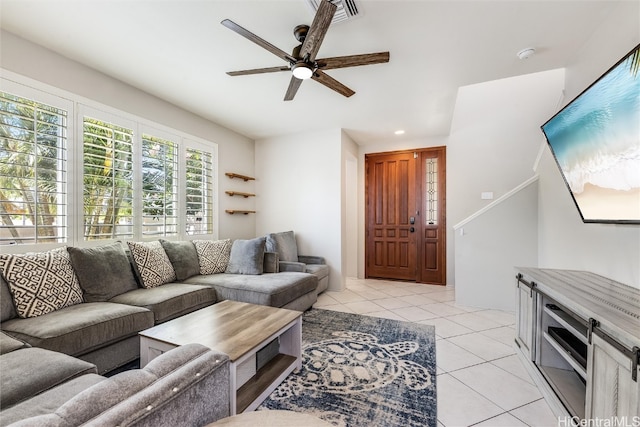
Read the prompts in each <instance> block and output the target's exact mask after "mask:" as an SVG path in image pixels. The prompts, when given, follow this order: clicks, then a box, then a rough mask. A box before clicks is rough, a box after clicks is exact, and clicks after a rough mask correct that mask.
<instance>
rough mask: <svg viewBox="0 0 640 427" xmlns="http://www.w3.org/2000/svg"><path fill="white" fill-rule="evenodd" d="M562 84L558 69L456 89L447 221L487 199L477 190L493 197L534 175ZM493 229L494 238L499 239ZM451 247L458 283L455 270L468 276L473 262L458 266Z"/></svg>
mask: <svg viewBox="0 0 640 427" xmlns="http://www.w3.org/2000/svg"><path fill="white" fill-rule="evenodd" d="M563 84H564V72H563V70H551V71H545V72H540V73H534V74H528V75H524V76H518V77H511V78H507V79H502V80H496V81H491V82H486V83H480V84H476V85H472V86H465V87H462V88H460V89H459V90H458V98H457V100H456V107H455V111H454V116H453V122H452V128H451V135H450V137H449V144H448V146H447V222H448V224H450V225H451V226H454V225H455V224H457V223H459V222H460V221H462V220H464V219H465V218H467V217H468V216H469V215H471V214H473V213H475V212H476V211H478V210H480V209H481V208H483V207H485V206H487V205H488V204H489V203H491V202H492V200H482V199H481V198H480V195H481V193H482V192H493V195H494V199H497V198H499V197H500V196H502V195H504V194H505V193H507V192H508V191H510V190H512V189H513V188H515V187H517V186H518V185H520V184H521V183H523V182H524V181H526V180H527V179H529V178H530V177H532V176H533V175H534V171H533V166H534V163H535V160H536V158H537V156H538V152H539V149H540V144H541V143H543V141H544V136H543V134H542V132H541V131H540V125H541V124H542V123H544V122H545V121H546V120H547V119H548V118H549V117H550V116H551V114H553V112H554V111H555V108H556V106H557V104H558V99H559V97H560V95H561V93H562V87H563ZM505 220H506V221H507V222H506V223H504V224H503V225H504V227H505V228H507V229H510V228H511V227H512V226H513V225H514V224H518V221H517V218H514V220H513V221H514V222H513V223H509V218H508V217H507V218H505ZM493 224H494V226H496V227H497V226H498V224H499V223H493ZM498 231H499V230H497V229H496V239H503V238H504V237H505V236H503V235H502V234H500V233H498ZM500 244H501V245H510V244H511V243H510V242H509V241H503V240H500ZM477 250H478V251H481V248H477ZM456 252H457V251H456V250H454V245H453V244H452V245H449V246H448V252H447V255H448V256H447V262H448V268H447V270H448V271H447V272H448V274H447V277H448V283H451V282H452V281H455V285H456V287H457V286H458V285H459V283H458V281H459V280H460V278H459V277H458V273H460V272H462V273H463V277H473V271H465V270H466V269H473V268H475V265H474V264H473V263H472V264H469V265H465V266H461V267H460V268H458V266H456V263H457V261H458V260H457V259H456V258H455V254H456ZM488 261H489V260H488ZM505 262H506V261H505ZM510 267H513V266H510ZM454 277H455V280H454ZM464 285H466V284H464Z"/></svg>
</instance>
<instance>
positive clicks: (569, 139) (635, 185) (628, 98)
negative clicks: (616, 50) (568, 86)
mask: <svg viewBox="0 0 640 427" xmlns="http://www.w3.org/2000/svg"><path fill="white" fill-rule="evenodd" d="M636 51H637V50H636ZM635 58H637V55H636V56H635ZM638 61H640V60H639V59H635V62H638ZM543 130H544V133H545V135H546V136H547V140H548V141H549V145H550V146H551V149H552V151H553V153H554V155H555V157H556V160H557V162H558V165H559V166H560V169H561V171H562V173H563V175H564V178H565V180H566V182H567V184H568V186H569V188H570V190H571V192H572V193H573V197H574V200H575V202H576V205H577V206H578V208H579V209H580V212H581V214H582V217H583V218H584V220H585V221H589V220H607V221H608V220H611V221H618V220H622V221H625V220H628V221H640V71H638V64H636V65H635V67H634V55H629V56H628V57H627V58H626V59H625V60H624V61H622V62H621V63H620V64H618V65H617V66H616V67H615V68H613V69H612V70H610V72H608V73H607V74H606V75H605V76H603V77H602V78H601V79H600V80H598V81H597V82H596V83H594V84H593V85H592V86H591V87H590V88H589V89H587V90H586V91H585V92H583V93H582V94H581V95H580V96H579V97H578V98H576V99H575V100H574V101H572V102H571V103H570V104H569V105H568V106H567V107H566V108H565V109H563V110H562V111H561V112H560V113H558V114H557V115H556V116H555V117H554V118H552V119H551V120H549V122H547V123H546V124H545V125H544V126H543Z"/></svg>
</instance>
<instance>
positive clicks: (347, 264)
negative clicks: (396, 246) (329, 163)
mask: <svg viewBox="0 0 640 427" xmlns="http://www.w3.org/2000/svg"><path fill="white" fill-rule="evenodd" d="M342 155H343V159H342V162H343V176H342V188H343V190H342V266H343V267H342V269H343V276H344V277H358V189H359V187H358V145H357V144H356V143H355V142H354V141H353V140H352V139H351V138H350V137H349V135H347V134H346V133H345V132H344V131H343V132H342Z"/></svg>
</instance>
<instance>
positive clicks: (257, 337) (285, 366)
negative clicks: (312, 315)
mask: <svg viewBox="0 0 640 427" xmlns="http://www.w3.org/2000/svg"><path fill="white" fill-rule="evenodd" d="M139 335H140V365H141V367H143V366H145V365H146V364H147V363H149V361H151V360H153V359H154V358H155V357H157V356H159V355H161V354H162V353H164V352H167V351H169V350H171V349H172V348H175V347H178V346H180V345H184V344H189V343H199V344H202V345H204V346H206V347H209V348H211V349H215V350H218V351H221V352H223V353H226V354H227V355H229V360H230V363H229V366H230V381H229V382H230V401H231V402H230V408H229V410H230V412H231V415H235V414H236V413H241V412H245V411H252V410H254V409H255V408H257V407H258V405H260V403H262V401H264V399H266V398H267V396H269V394H271V392H272V391H273V390H275V388H276V387H277V386H278V385H279V384H280V383H281V382H282V381H284V379H285V378H286V377H287V375H289V374H290V373H291V372H292V371H293V370H294V369H296V368H298V369H299V368H301V367H302V357H301V346H302V312H300V311H294V310H286V309H282V308H274V307H267V306H263V305H255V304H247V303H244V302H237V301H229V300H227V301H222V302H220V303H218V304H214V305H212V306H209V307H205V308H203V309H200V310H198V311H195V312H193V313H190V314H186V315H184V316H181V317H179V318H177V319H174V320H170V321H168V322H166V323H163V324H160V325H157V326H154V327H153V328H150V329H147V330H144V331H142V332H140V334H139ZM272 356H273V357H272Z"/></svg>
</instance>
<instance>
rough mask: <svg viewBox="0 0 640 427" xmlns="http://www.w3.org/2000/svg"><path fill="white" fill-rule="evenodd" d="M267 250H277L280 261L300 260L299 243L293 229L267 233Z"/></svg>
mask: <svg viewBox="0 0 640 427" xmlns="http://www.w3.org/2000/svg"><path fill="white" fill-rule="evenodd" d="M265 250H266V251H267V252H277V253H278V257H279V258H280V261H291V262H298V245H297V244H296V236H295V235H294V234H293V231H283V232H281V233H271V234H267V242H266V248H265Z"/></svg>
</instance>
